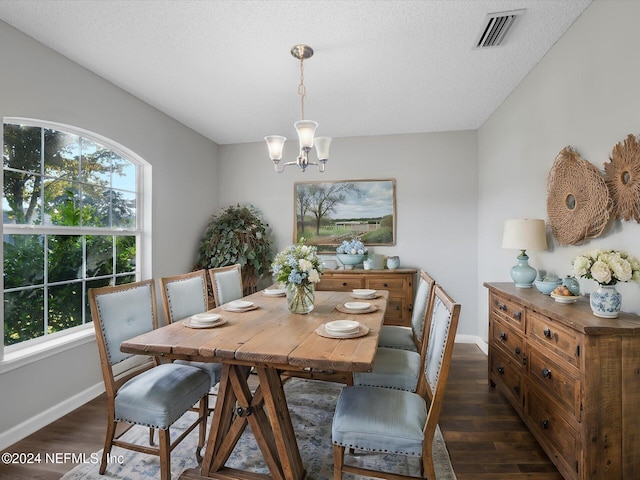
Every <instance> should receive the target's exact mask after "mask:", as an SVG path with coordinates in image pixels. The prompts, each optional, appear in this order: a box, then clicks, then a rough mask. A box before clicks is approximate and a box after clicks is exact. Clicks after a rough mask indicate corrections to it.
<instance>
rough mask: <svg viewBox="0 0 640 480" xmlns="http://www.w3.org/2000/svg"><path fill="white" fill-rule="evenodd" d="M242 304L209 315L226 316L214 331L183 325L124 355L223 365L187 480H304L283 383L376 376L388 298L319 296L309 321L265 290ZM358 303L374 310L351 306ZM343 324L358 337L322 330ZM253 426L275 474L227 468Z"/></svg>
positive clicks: (125, 346)
mask: <svg viewBox="0 0 640 480" xmlns="http://www.w3.org/2000/svg"><path fill="white" fill-rule="evenodd" d="M268 291H272V289H268ZM242 301H245V302H251V305H250V307H248V308H242V309H234V308H230V306H231V305H232V304H225V305H221V306H218V307H216V308H215V309H213V310H211V311H210V313H213V314H218V315H220V320H218V321H217V323H216V326H215V327H212V328H202V327H198V328H193V327H194V326H197V325H195V324H194V323H193V322H192V323H189V320H190V319H184V320H182V321H177V322H174V323H171V324H168V325H165V326H163V327H160V328H158V329H155V330H152V331H150V332H147V333H144V334H142V335H139V336H137V337H134V338H132V339H129V340H127V341H125V342H123V343H122V344H121V346H120V349H121V350H122V351H123V352H126V353H133V354H140V355H150V356H154V357H161V359H162V358H165V359H169V360H176V359H183V360H189V361H198V362H219V363H222V374H221V379H220V383H219V385H218V392H217V397H216V403H215V408H214V411H213V417H212V419H211V427H210V430H209V434H208V438H207V444H206V449H205V453H204V456H203V460H202V463H201V464H200V469H199V470H198V469H192V470H191V471H187V472H186V473H185V474H183V476H182V477H181V478H189V479H194V478H217V479H236V478H237V479H254V480H255V479H259V478H272V479H275V480H302V479H303V478H304V477H305V475H306V472H305V468H304V465H303V463H302V459H301V456H300V451H299V449H298V445H297V441H296V437H295V433H294V429H293V425H292V422H291V417H290V415H289V410H288V408H287V402H286V397H285V392H284V382H286V380H287V379H288V378H290V377H292V376H298V377H304V378H311V379H320V380H335V381H339V382H343V383H345V384H349V383H351V381H352V380H351V378H352V373H353V372H368V371H371V370H372V369H373V365H374V361H375V356H376V350H377V346H378V338H379V334H380V330H381V327H382V324H383V319H384V314H385V310H386V307H387V301H388V292H387V291H377V292H376V293H375V295H374V298H371V299H367V300H359V299H355V298H353V293H352V292H338V291H316V292H315V302H314V309H313V310H312V311H311V312H310V313H308V314H304V315H301V314H296V313H291V312H289V309H288V306H287V299H286V297H285V296H276V295H273V294H267V291H265V290H262V291H258V292H256V293H253V294H251V295H249V296H247V297H243V298H242ZM353 302H359V303H362V302H366V303H369V304H370V306H369V307H368V308H366V309H360V310H350V309H348V308H346V306H345V304H348V303H349V306H351V304H352V303H353ZM246 305H248V304H246ZM358 307H359V308H361V306H358ZM337 320H351V321H357V322H358V323H359V327H358V331H357V334H354V335H350V336H349V337H339V338H332V334H331V332H329V331H328V330H326V329H325V328H324V326H325V325H326V324H327V323H329V322H333V321H337ZM250 371H251V373H253V374H257V379H258V384H257V387H256V388H255V390H254V391H252V389H251V388H250V386H249V381H248V378H249V375H250V373H249V372H250ZM247 425H249V426H250V428H251V431H252V433H253V435H254V437H255V440H256V443H257V444H258V447H259V448H260V450H261V452H262V455H263V457H264V460H265V463H266V466H267V467H268V470H269V474H259V473H256V472H249V471H242V470H239V469H233V468H230V467H226V466H225V463H226V462H227V460H228V459H229V457H230V455H231V453H232V452H233V449H234V447H235V446H236V444H237V442H238V440H239V439H240V436H241V435H242V433H243V431H244V430H245V428H246V426H247Z"/></svg>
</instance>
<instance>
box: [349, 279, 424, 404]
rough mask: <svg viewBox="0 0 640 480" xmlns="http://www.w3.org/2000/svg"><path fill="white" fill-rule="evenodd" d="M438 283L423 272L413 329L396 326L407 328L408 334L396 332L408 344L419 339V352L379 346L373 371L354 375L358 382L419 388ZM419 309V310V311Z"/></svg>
mask: <svg viewBox="0 0 640 480" xmlns="http://www.w3.org/2000/svg"><path fill="white" fill-rule="evenodd" d="M434 284H435V282H434V281H433V279H431V277H429V275H427V274H426V273H425V272H423V271H421V272H420V283H419V285H418V291H417V294H416V298H415V301H414V318H413V319H412V328H409V327H395V328H398V329H401V330H404V331H405V332H406V333H405V335H395V336H394V337H395V338H396V339H397V340H399V341H400V340H401V339H404V341H405V342H406V343H407V344H408V342H411V344H413V342H414V341H417V346H418V351H410V350H408V349H403V348H390V347H383V346H379V347H378V350H377V352H376V361H375V364H374V366H373V370H372V371H371V372H355V373H354V374H353V384H354V385H360V386H368V387H382V388H395V389H397V390H406V391H408V392H415V391H416V388H417V387H418V378H419V377H420V370H421V368H422V365H423V363H422V362H423V360H424V357H423V356H421V355H420V353H419V351H420V348H421V347H422V343H423V341H425V340H426V339H427V335H426V334H425V333H424V331H425V328H426V327H427V326H428V325H429V321H430V320H431V309H432V307H433V299H434ZM416 312H419V313H417V314H416ZM384 328H385V327H384V326H383V327H382V329H383V330H384ZM391 328H393V327H391ZM383 330H381V331H383ZM427 333H428V332H427Z"/></svg>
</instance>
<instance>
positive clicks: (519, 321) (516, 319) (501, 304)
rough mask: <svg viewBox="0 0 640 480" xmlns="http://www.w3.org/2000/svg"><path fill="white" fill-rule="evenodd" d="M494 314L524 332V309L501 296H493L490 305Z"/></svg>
mask: <svg viewBox="0 0 640 480" xmlns="http://www.w3.org/2000/svg"><path fill="white" fill-rule="evenodd" d="M489 308H490V309H491V312H492V313H495V314H496V315H497V316H499V317H500V318H502V319H503V320H505V321H506V322H507V323H509V324H510V325H513V326H514V327H516V328H517V329H518V330H522V331H523V332H524V315H525V312H524V308H523V307H522V305H520V304H518V303H515V302H512V301H510V300H508V299H506V298H505V297H502V296H500V295H495V294H491V297H490V305H489Z"/></svg>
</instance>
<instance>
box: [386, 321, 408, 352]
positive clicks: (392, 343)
mask: <svg viewBox="0 0 640 480" xmlns="http://www.w3.org/2000/svg"><path fill="white" fill-rule="evenodd" d="M378 345H379V346H380V347H385V348H399V349H400V350H409V351H410V352H415V351H417V349H416V344H415V343H414V342H413V331H412V330H411V329H410V328H409V327H400V326H397V325H383V326H382V329H381V330H380V337H379V340H378Z"/></svg>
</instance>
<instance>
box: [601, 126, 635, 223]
mask: <svg viewBox="0 0 640 480" xmlns="http://www.w3.org/2000/svg"><path fill="white" fill-rule="evenodd" d="M604 180H605V182H606V184H607V187H609V195H610V196H611V204H612V205H611V217H613V218H619V219H624V220H635V221H636V222H640V143H639V142H638V141H637V140H636V137H635V136H634V135H631V134H629V135H627V139H626V140H625V141H624V143H618V144H617V145H616V146H615V147H613V152H612V153H611V157H609V163H605V164H604Z"/></svg>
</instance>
